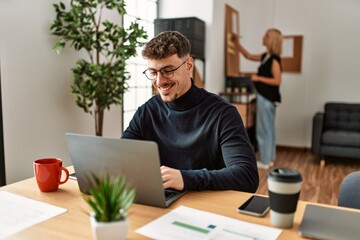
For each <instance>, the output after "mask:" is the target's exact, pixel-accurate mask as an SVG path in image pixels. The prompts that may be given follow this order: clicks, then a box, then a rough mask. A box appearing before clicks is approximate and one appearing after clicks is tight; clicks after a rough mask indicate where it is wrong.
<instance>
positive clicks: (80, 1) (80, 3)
mask: <svg viewBox="0 0 360 240" xmlns="http://www.w3.org/2000/svg"><path fill="white" fill-rule="evenodd" d="M53 6H54V8H55V12H56V18H55V20H54V21H53V22H52V24H51V27H50V31H51V34H53V35H55V36H57V37H58V38H57V42H56V43H55V44H54V47H53V49H54V50H56V51H57V52H58V53H60V51H61V50H62V49H63V48H64V47H65V45H66V43H69V44H70V46H72V47H73V48H74V49H75V50H77V51H80V50H84V51H85V52H86V53H87V58H86V59H79V60H77V62H76V66H75V67H74V68H72V72H73V76H74V82H73V84H72V85H71V91H72V93H74V94H76V95H77V98H76V104H77V105H78V106H79V107H80V108H82V109H83V110H84V111H85V112H86V113H90V114H91V115H93V116H94V118H95V133H96V135H97V136H102V129H103V120H104V110H106V109H110V106H111V105H113V104H115V105H121V104H122V96H123V93H124V92H125V91H126V90H127V88H128V86H127V83H126V80H128V79H129V78H130V74H129V72H127V71H126V60H128V59H129V58H130V57H133V56H135V55H136V48H137V47H139V46H141V45H143V42H141V41H143V40H145V39H146V38H147V34H146V32H145V30H144V29H143V27H141V26H140V25H139V24H138V22H137V21H134V22H132V23H131V24H130V26H129V27H128V28H127V29H125V28H124V27H123V26H122V25H120V24H118V23H117V22H113V21H110V20H109V19H108V18H106V17H105V15H107V16H109V15H110V14H112V16H113V15H114V13H116V15H118V16H119V22H120V20H121V17H122V16H124V15H125V14H126V10H125V3H124V0H86V1H84V0H71V1H70V6H69V10H67V9H66V5H65V4H64V3H63V2H59V3H57V4H54V5H53ZM105 11H106V14H105Z"/></svg>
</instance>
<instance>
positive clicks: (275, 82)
mask: <svg viewBox="0 0 360 240" xmlns="http://www.w3.org/2000/svg"><path fill="white" fill-rule="evenodd" d="M271 72H272V74H273V77H272V78H268V77H263V76H259V75H256V74H254V75H252V76H251V80H253V81H254V82H256V81H258V82H262V83H265V84H267V85H271V86H280V83H281V67H280V64H279V62H278V61H275V60H273V61H272V65H271Z"/></svg>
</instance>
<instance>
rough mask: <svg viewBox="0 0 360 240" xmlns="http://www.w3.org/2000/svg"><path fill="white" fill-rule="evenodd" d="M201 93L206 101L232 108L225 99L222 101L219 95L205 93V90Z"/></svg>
mask: <svg viewBox="0 0 360 240" xmlns="http://www.w3.org/2000/svg"><path fill="white" fill-rule="evenodd" d="M202 91H203V95H204V97H205V98H206V99H207V100H208V101H211V102H213V103H216V104H221V105H224V106H229V107H234V106H233V105H232V104H231V103H230V102H229V101H227V100H226V99H224V98H223V97H221V96H220V95H218V94H215V93H212V92H209V91H207V90H205V89H202Z"/></svg>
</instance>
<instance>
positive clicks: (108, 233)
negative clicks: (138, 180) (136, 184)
mask: <svg viewBox="0 0 360 240" xmlns="http://www.w3.org/2000/svg"><path fill="white" fill-rule="evenodd" d="M89 181H90V182H91V183H92V186H91V188H90V191H89V192H90V195H84V199H85V201H86V202H87V203H88V204H89V206H90V208H91V209H92V212H91V213H90V223H91V229H92V234H93V238H94V239H96V240H120V239H126V236H127V233H128V227H129V222H128V218H127V215H126V212H127V210H128V209H129V208H130V207H131V205H132V204H133V202H134V199H135V195H136V192H135V189H134V188H133V187H131V186H130V185H129V184H128V183H127V182H126V178H125V177H124V176H121V175H120V176H117V177H111V176H110V175H109V174H105V175H104V176H102V177H98V176H96V175H94V174H93V175H92V178H91V179H89Z"/></svg>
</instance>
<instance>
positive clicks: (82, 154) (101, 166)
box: [65, 133, 185, 208]
mask: <svg viewBox="0 0 360 240" xmlns="http://www.w3.org/2000/svg"><path fill="white" fill-rule="evenodd" d="M65 137H66V142H67V147H68V150H69V153H70V157H71V161H72V163H73V166H74V170H75V174H76V179H77V182H78V185H79V189H80V191H81V192H82V193H84V194H89V187H90V184H89V182H88V180H87V179H88V177H89V174H91V173H96V174H97V175H99V176H101V175H103V174H105V172H108V173H109V175H110V176H116V175H119V174H122V175H125V176H126V179H127V181H128V182H129V183H130V184H131V185H132V186H133V187H134V188H135V189H136V198H135V203H139V204H145V205H150V206H154V207H163V208H166V207H168V206H170V205H171V204H172V203H173V202H175V201H176V200H178V199H179V198H180V197H181V196H183V195H184V194H185V191H176V190H170V189H166V190H164V188H163V185H162V179H161V173H160V158H159V152H158V146H157V144H156V142H152V141H142V140H129V139H119V138H106V137H98V136H89V135H81V134H74V133H66V135H65Z"/></svg>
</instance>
